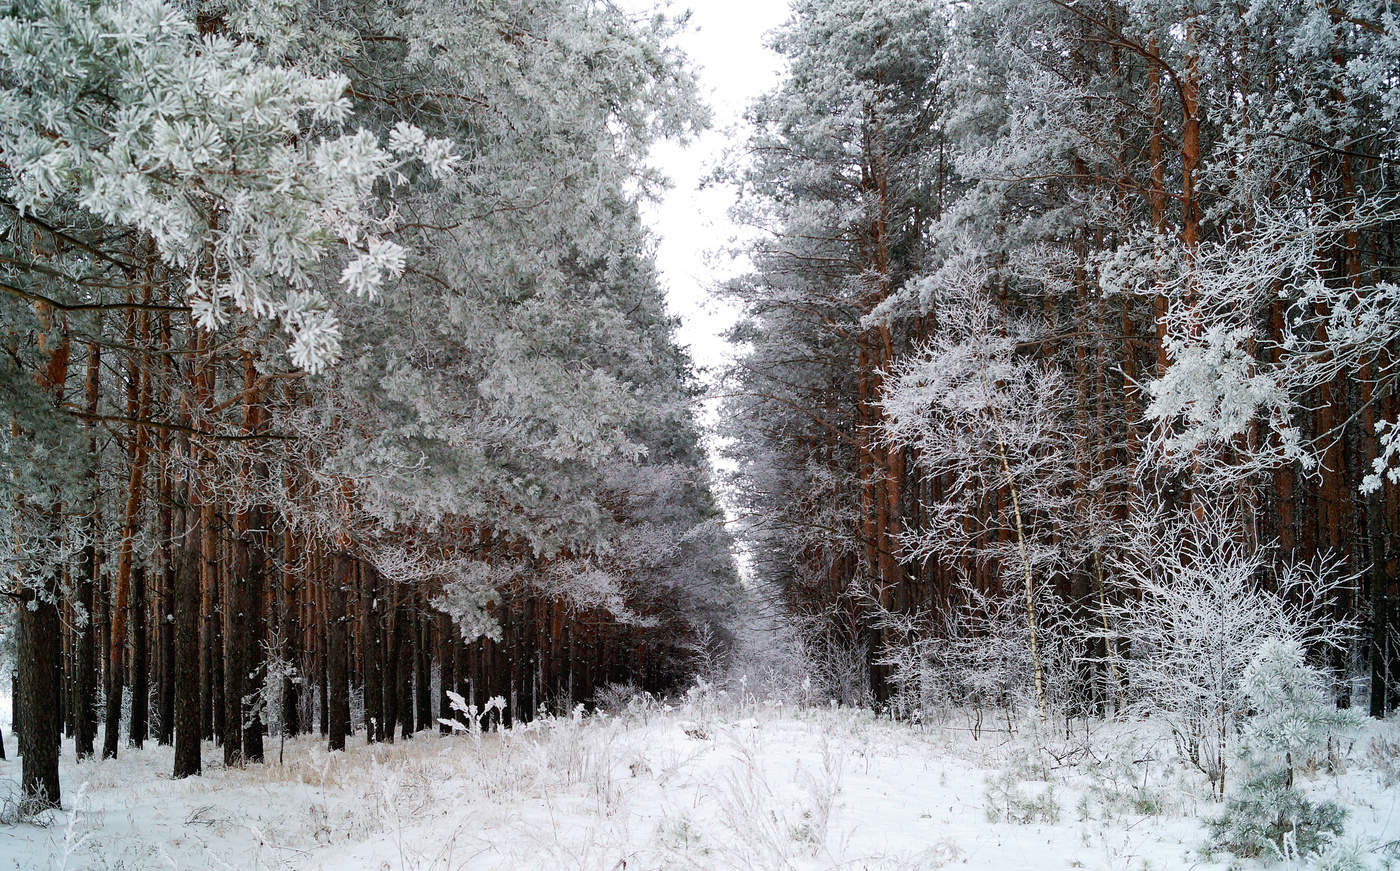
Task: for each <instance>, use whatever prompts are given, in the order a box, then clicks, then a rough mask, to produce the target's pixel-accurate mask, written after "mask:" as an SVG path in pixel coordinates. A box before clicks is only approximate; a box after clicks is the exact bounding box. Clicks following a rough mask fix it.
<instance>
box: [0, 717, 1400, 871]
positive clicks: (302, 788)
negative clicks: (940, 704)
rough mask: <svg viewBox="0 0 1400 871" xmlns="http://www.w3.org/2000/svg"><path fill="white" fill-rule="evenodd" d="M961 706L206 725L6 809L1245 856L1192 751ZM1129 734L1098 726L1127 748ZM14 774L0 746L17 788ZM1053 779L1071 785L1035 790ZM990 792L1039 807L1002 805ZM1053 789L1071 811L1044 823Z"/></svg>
mask: <svg viewBox="0 0 1400 871" xmlns="http://www.w3.org/2000/svg"><path fill="white" fill-rule="evenodd" d="M1392 725H1393V724H1392ZM963 726H964V723H963V722H962V721H961V720H959V719H957V718H954V719H952V720H950V721H949V722H948V724H947V725H946V726H945V727H942V728H939V727H929V728H927V729H921V728H917V727H910V726H906V725H900V724H891V723H888V722H884V721H879V720H875V719H873V718H872V717H870V715H868V714H865V713H860V712H853V711H850V710H829V709H817V710H810V709H809V710H801V711H795V710H793V709H791V708H784V707H782V706H779V705H766V704H751V705H739V706H735V705H732V704H726V705H721V704H717V703H714V702H713V701H710V702H702V703H698V704H696V703H692V704H687V705H684V706H682V707H681V708H679V709H676V710H656V709H651V710H647V711H634V712H633V713H631V714H628V715H625V716H621V717H613V718H590V719H586V720H584V721H582V722H575V721H571V720H567V719H565V720H553V721H547V722H545V723H543V724H540V725H537V726H535V727H532V728H530V729H528V730H521V731H517V732H513V733H506V734H488V735H485V736H482V737H480V738H479V739H473V738H471V737H469V736H453V737H447V738H443V737H438V736H437V735H435V734H434V735H428V734H424V735H420V736H418V737H416V738H414V739H413V740H411V741H407V742H402V741H401V742H399V743H397V744H395V745H392V746H383V745H381V746H376V747H366V746H365V745H364V744H363V743H362V742H360V741H358V740H357V741H355V742H354V746H353V747H352V749H351V751H350V752H348V753H346V754H338V755H335V756H332V755H330V754H327V753H326V752H325V751H324V750H323V749H321V742H320V741H319V740H316V741H312V740H309V739H307V740H297V741H294V742H290V743H289V744H288V745H287V748H286V754H285V764H282V765H278V764H275V763H274V764H270V765H266V766H253V767H249V768H247V769H243V770H237V769H235V770H223V769H221V768H220V767H218V765H217V763H216V762H215V758H214V757H215V749H214V748H213V747H209V748H208V753H207V755H206V763H205V765H206V772H207V774H206V775H205V776H204V777H203V778H196V779H190V780H185V781H173V780H170V779H169V778H168V776H167V773H168V770H169V764H170V756H169V751H168V750H167V749H166V748H156V747H151V748H148V749H147V750H145V751H143V752H139V753H137V752H129V751H128V752H124V753H123V755H122V758H121V759H119V760H116V761H105V762H94V763H87V764H85V765H83V766H81V767H79V766H77V765H75V764H73V763H72V762H71V759H72V756H71V752H68V751H67V748H66V753H65V766H64V770H63V777H64V784H65V789H67V790H68V799H67V801H66V805H67V806H68V807H69V808H70V809H71V808H72V807H73V806H74V805H75V804H76V805H77V806H78V808H79V810H78V811H77V812H76V813H72V812H65V813H63V814H61V815H58V816H57V817H56V818H55V819H54V820H53V821H52V823H51V825H49V826H48V827H38V826H34V825H30V824H19V825H9V826H0V871H7V869H9V868H12V867H13V868H21V869H42V868H64V867H67V868H93V869H147V868H152V869H154V868H180V869H185V868H190V869H203V868H216V869H264V868H266V869H271V868H293V869H340V868H345V869H381V868H383V869H399V868H402V869H477V868H482V869H484V868H540V869H561V868H586V869H623V868H626V869H685V868H696V869H703V868H761V869H781V868H833V867H840V868H852V869H857V868H870V869H875V868H882V869H884V868H888V869H895V868H907V869H917V868H937V867H942V866H944V865H948V866H952V867H958V868H972V869H1021V868H1100V869H1142V868H1151V869H1167V868H1188V867H1194V868H1211V867H1225V865H1224V863H1223V862H1222V863H1220V864H1219V865H1216V864H1213V863H1210V862H1206V861H1204V860H1202V858H1201V857H1200V855H1199V853H1198V852H1196V850H1195V847H1196V846H1197V845H1198V844H1199V842H1200V840H1201V834H1200V832H1201V828H1200V823H1199V821H1198V820H1197V819H1196V818H1194V816H1195V815H1196V814H1198V813H1202V812H1203V813H1207V814H1209V813H1212V812H1213V811H1214V807H1213V806H1211V805H1209V804H1202V803H1201V802H1200V801H1199V799H1198V798H1197V797H1195V796H1193V795H1192V794H1191V792H1192V788H1191V787H1189V786H1186V787H1183V786H1182V785H1183V784H1189V783H1190V778H1188V777H1186V775H1185V774H1184V773H1176V774H1173V773H1172V771H1173V769H1174V766H1173V765H1171V764H1160V765H1158V766H1156V767H1151V768H1149V769H1148V770H1147V771H1146V773H1147V777H1148V782H1147V784H1146V789H1142V788H1140V785H1139V784H1138V783H1135V782H1134V783H1130V782H1129V781H1130V780H1136V779H1137V778H1139V777H1142V776H1143V769H1142V768H1141V767H1138V768H1134V769H1132V770H1131V772H1128V771H1119V770H1117V769H1115V768H1114V765H1113V763H1111V762H1105V763H1102V764H1099V765H1089V764H1086V763H1085V762H1084V760H1086V759H1087V758H1088V756H1087V755H1086V754H1085V753H1083V752H1082V751H1081V752H1080V753H1078V754H1076V755H1075V758H1076V759H1078V760H1080V761H1079V762H1077V763H1075V764H1070V760H1068V759H1067V760H1066V763H1065V764H1063V765H1058V766H1057V765H1056V763H1055V762H1054V760H1053V758H1051V757H1050V756H1048V755H1045V754H1034V753H1030V752H1028V751H1026V750H1024V749H1022V748H1023V747H1024V746H1025V742H1023V741H1007V740H1006V737H1005V735H996V734H983V735H982V738H981V740H980V741H973V740H971V736H970V734H969V733H968V732H967V731H966V729H965V728H963ZM6 737H7V738H9V737H10V736H9V734H8V730H7V736H6ZM1062 737H1063V736H1061V738H1062ZM1115 740H1117V741H1119V742H1124V741H1125V738H1124V736H1123V734H1122V733H1121V732H1120V733H1119V735H1118V736H1117V738H1116V739H1115V738H1113V736H1110V735H1107V734H1099V735H1094V736H1092V741H1091V745H1093V746H1095V752H1096V754H1103V755H1105V756H1111V755H1112V753H1111V752H1110V751H1111V748H1113V747H1114V746H1115V745H1114V741H1115ZM1076 742H1077V743H1078V745H1079V746H1080V747H1083V746H1084V736H1082V735H1081V736H1078V738H1077V739H1075V741H1071V742H1070V743H1069V744H1066V745H1065V746H1066V747H1069V748H1072V747H1073V745H1074V743H1076ZM9 746H10V748H11V749H13V742H12V741H11V742H10V744H9ZM270 749H271V750H272V753H273V755H274V757H275V754H276V744H275V742H273V743H272V744H271V748H270ZM1120 749H1121V750H1122V751H1123V752H1125V753H1127V752H1128V751H1130V750H1131V749H1132V748H1130V747H1129V746H1127V745H1126V744H1124V746H1123V747H1121V748H1120ZM1357 752H1358V755H1360V751H1359V750H1358V751H1357ZM1129 755H1131V753H1129ZM1008 773H1009V774H1008ZM1047 775H1048V777H1049V781H1041V780H1037V779H1036V778H1038V777H1043V776H1047ZM17 776H18V765H17V763H16V762H15V761H14V760H13V759H11V760H9V761H7V762H0V789H9V788H10V786H11V785H12V784H13V782H14V780H15V778H17ZM4 781H8V782H9V783H5V782H4ZM84 781H86V785H85V786H83V787H81V795H80V784H83V783H84ZM999 782H1001V783H1005V784H1007V790H1006V791H1004V792H1002V793H997V792H996V789H997V787H996V784H997V783H999ZM989 784H991V786H990V787H989ZM1318 786H1319V788H1324V789H1325V790H1326V791H1327V792H1329V793H1331V794H1333V795H1336V796H1338V797H1340V799H1341V800H1342V801H1343V802H1344V803H1346V804H1347V805H1349V806H1350V807H1352V808H1353V816H1352V821H1351V824H1350V826H1349V833H1350V834H1352V835H1353V836H1357V835H1359V836H1363V837H1364V838H1366V839H1369V841H1370V842H1372V843H1374V842H1376V841H1377V840H1380V839H1394V838H1397V837H1400V807H1397V794H1400V790H1391V791H1388V792H1387V791H1385V790H1382V789H1381V788H1380V786H1379V784H1378V781H1377V776H1376V773H1375V772H1374V771H1371V770H1369V769H1366V768H1365V767H1364V766H1362V765H1356V766H1354V767H1353V770H1352V771H1351V772H1349V773H1348V774H1347V775H1345V776H1343V777H1341V778H1337V779H1335V780H1330V779H1329V780H1327V781H1326V782H1325V783H1321V784H1319V785H1318ZM1049 788H1053V790H1054V792H1053V795H1054V801H1053V803H1047V802H1038V801H1037V800H1038V799H1039V798H1040V797H1041V796H1042V795H1043V794H1044V793H1045V791H1046V790H1047V789H1049ZM989 790H990V791H989ZM1017 796H1019V797H1020V798H1017ZM1135 802H1137V804H1136V806H1135V805H1134V803H1135ZM989 804H990V805H993V806H1001V807H1003V811H1005V810H1006V809H1007V807H1008V806H1009V808H1010V810H1011V813H1012V815H1013V816H1014V815H1017V814H1026V815H1030V816H1037V815H1038V816H1039V817H1041V818H1042V821H1036V822H1030V823H1013V822H1005V821H1003V822H997V823H993V822H989V819H988V812H987V808H988V806H989ZM1056 807H1057V808H1058V815H1057V816H1058V822H1056V823H1050V822H1045V821H1043V818H1044V817H1046V816H1052V817H1053V816H1055V814H1054V813H1053V812H1052V811H1053V809H1054V808H1056ZM1037 808H1038V810H1037ZM1143 809H1151V810H1154V811H1156V813H1155V814H1154V815H1151V816H1144V815H1142V814H1140V813H1135V812H1134V811H1138V810H1143Z"/></svg>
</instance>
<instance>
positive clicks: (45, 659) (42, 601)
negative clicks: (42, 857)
mask: <svg viewBox="0 0 1400 871" xmlns="http://www.w3.org/2000/svg"><path fill="white" fill-rule="evenodd" d="M57 587H58V584H57V583H56V582H55V580H54V579H50V580H49V581H48V582H47V584H46V589H45V590H43V591H42V595H41V594H40V591H36V590H33V589H29V590H25V591H23V592H22V593H21V595H22V596H23V598H22V599H21V601H20V606H19V620H18V623H19V639H18V640H19V645H18V647H19V694H18V696H17V698H18V702H17V703H16V705H15V723H16V729H17V730H18V732H19V755H20V758H21V759H22V760H23V764H22V767H21V775H20V781H21V790H22V791H23V793H24V796H25V798H26V799H29V800H31V801H34V802H38V803H41V804H45V805H52V806H53V807H58V806H59V803H60V801H61V799H62V795H61V794H60V792H59V788H58V749H59V734H58V730H59V724H60V723H61V722H62V720H61V719H60V718H59V709H58V697H59V677H60V675H59V653H60V650H59V622H58V605H57V604H56V596H57V595H58V589H57Z"/></svg>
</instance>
